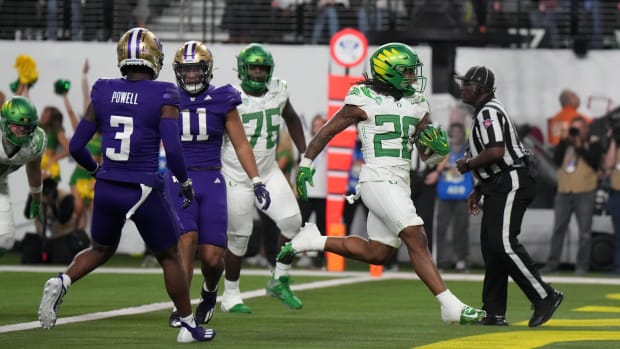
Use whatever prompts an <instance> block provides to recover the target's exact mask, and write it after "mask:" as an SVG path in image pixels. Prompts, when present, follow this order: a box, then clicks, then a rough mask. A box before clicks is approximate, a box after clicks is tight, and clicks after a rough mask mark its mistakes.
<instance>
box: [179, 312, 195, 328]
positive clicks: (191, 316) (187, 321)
mask: <svg viewBox="0 0 620 349" xmlns="http://www.w3.org/2000/svg"><path fill="white" fill-rule="evenodd" d="M180 320H181V322H184V323H185V324H187V325H189V327H191V328H195V327H196V321H195V320H194V314H192V313H190V314H189V315H187V316H186V317H182V318H180Z"/></svg>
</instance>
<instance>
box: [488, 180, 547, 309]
mask: <svg viewBox="0 0 620 349" xmlns="http://www.w3.org/2000/svg"><path fill="white" fill-rule="evenodd" d="M535 188H536V186H535V181H534V178H532V177H531V176H530V175H529V174H528V170H527V169H526V168H519V169H513V170H510V171H505V172H502V173H501V174H499V175H497V176H496V177H494V178H493V179H492V180H489V181H487V182H483V183H482V187H481V190H482V194H483V195H484V204H483V214H482V225H481V229H480V245H481V249H482V257H483V259H484V264H485V275H484V285H483V290H482V302H483V306H482V309H484V310H486V312H487V313H488V314H493V315H505V314H506V302H507V296H508V276H510V277H511V278H512V279H513V280H514V281H515V283H516V284H517V285H518V286H519V287H520V288H521V290H522V291H523V293H525V295H526V296H527V298H528V299H529V300H530V301H531V302H532V303H534V304H536V303H537V302H538V301H540V300H541V299H543V298H545V297H547V295H548V294H551V293H552V292H553V289H552V288H551V287H550V286H549V285H548V284H546V283H544V282H543V281H542V279H541V278H540V274H539V273H538V270H537V269H536V268H535V266H534V262H533V261H532V258H531V257H530V255H529V254H528V253H527V251H526V250H525V248H524V247H523V245H521V243H520V242H519V240H518V236H519V233H520V232H521V222H522V221H523V215H524V214H525V210H526V209H527V207H528V206H529V204H530V203H531V202H532V200H533V199H534V196H535V194H536V193H535V190H536V189H535Z"/></svg>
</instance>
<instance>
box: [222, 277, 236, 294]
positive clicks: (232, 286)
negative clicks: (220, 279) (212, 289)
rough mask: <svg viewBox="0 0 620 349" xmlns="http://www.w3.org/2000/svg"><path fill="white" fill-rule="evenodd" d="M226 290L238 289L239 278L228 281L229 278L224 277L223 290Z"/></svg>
mask: <svg viewBox="0 0 620 349" xmlns="http://www.w3.org/2000/svg"><path fill="white" fill-rule="evenodd" d="M228 290H230V291H235V290H237V291H239V280H235V281H230V280H227V279H224V292H226V291H228Z"/></svg>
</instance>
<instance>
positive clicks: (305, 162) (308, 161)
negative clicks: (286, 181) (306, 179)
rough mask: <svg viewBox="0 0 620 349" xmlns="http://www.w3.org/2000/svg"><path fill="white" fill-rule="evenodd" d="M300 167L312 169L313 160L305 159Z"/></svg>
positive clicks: (300, 163)
mask: <svg viewBox="0 0 620 349" xmlns="http://www.w3.org/2000/svg"><path fill="white" fill-rule="evenodd" d="M299 167H309V168H312V159H308V158H306V157H304V158H303V159H301V161H300V162H299Z"/></svg>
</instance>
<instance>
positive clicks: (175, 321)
mask: <svg viewBox="0 0 620 349" xmlns="http://www.w3.org/2000/svg"><path fill="white" fill-rule="evenodd" d="M168 326H170V327H172V328H179V327H181V317H180V316H179V312H178V311H176V310H175V311H173V312H172V313H170V317H169V318H168Z"/></svg>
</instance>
